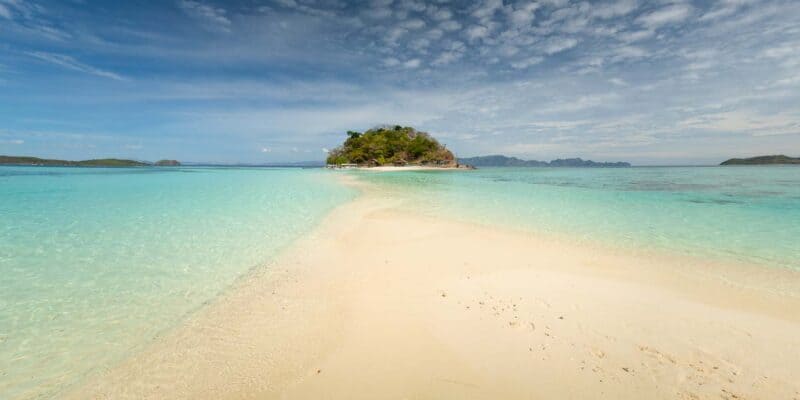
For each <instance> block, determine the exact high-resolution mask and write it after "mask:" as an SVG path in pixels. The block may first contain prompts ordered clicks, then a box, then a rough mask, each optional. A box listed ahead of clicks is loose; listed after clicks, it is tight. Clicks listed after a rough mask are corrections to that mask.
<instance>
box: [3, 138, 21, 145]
mask: <svg viewBox="0 0 800 400" xmlns="http://www.w3.org/2000/svg"><path fill="white" fill-rule="evenodd" d="M24 143H25V141H24V140H22V139H7V140H6V139H0V144H24Z"/></svg>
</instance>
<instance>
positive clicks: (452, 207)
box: [356, 166, 800, 269]
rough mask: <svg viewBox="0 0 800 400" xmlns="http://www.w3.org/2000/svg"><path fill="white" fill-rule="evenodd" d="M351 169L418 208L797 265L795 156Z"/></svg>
mask: <svg viewBox="0 0 800 400" xmlns="http://www.w3.org/2000/svg"><path fill="white" fill-rule="evenodd" d="M356 173H358V174H359V176H360V177H361V178H362V179H365V180H368V181H371V182H373V183H376V184H378V185H381V186H382V187H383V188H384V189H385V190H388V191H392V192H393V193H394V194H395V195H396V196H398V197H401V198H405V199H406V200H407V203H406V206H407V207H410V208H414V209H415V210H418V211H422V212H427V213H436V214H440V215H441V214H444V215H449V216H451V217H455V218H459V219H464V220H470V221H473V222H479V223H486V224H501V225H505V226H511V227H514V228H520V229H526V230H533V231H537V232H542V233H554V234H555V233H557V234H559V235H564V234H566V235H568V236H569V237H570V238H576V239H585V240H592V241H606V242H607V243H610V244H613V245H615V246H630V247H634V248H636V249H655V250H666V251H670V252H677V253H681V254H688V255H692V256H701V257H714V258H720V259H725V260H735V261H737V262H745V263H755V264H763V265H765V266H778V267H786V268H793V269H800V168H799V167H796V166H755V167H686V168H683V167H680V168H679V167H657V168H656V167H654V168H623V169H591V168H485V169H479V170H476V171H453V172H444V171H428V172H395V173H382V174H377V173H361V172H356Z"/></svg>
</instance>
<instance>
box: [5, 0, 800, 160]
mask: <svg viewBox="0 0 800 400" xmlns="http://www.w3.org/2000/svg"><path fill="white" fill-rule="evenodd" d="M382 124H390V125H395V124H399V125H404V126H413V127H416V128H417V129H419V130H423V131H427V132H430V133H431V134H432V135H433V136H434V137H436V138H437V139H439V140H440V141H441V142H442V143H444V144H446V145H447V147H448V148H450V149H451V150H453V151H454V152H455V153H456V154H457V155H459V156H464V157H467V156H475V155H487V154H505V155H510V156H517V157H521V158H526V159H538V160H550V159H554V158H565V157H582V158H585V159H593V160H598V161H616V160H622V161H630V162H633V163H634V164H638V165H670V164H712V163H718V162H720V161H722V160H724V159H727V158H729V157H734V156H753V155H762V154H788V155H795V156H800V1H797V0H762V1H758V0H698V1H689V0H664V1H662V0H649V1H645V0H610V1H572V0H542V1H504V0H485V1H456V0H439V1H428V2H424V1H417V0H374V1H369V2H346V1H343V0H274V1H260V0H247V1H231V2H222V1H211V0H177V1H173V0H159V1H108V2H102V1H91V0H85V1H81V0H72V1H70V0H61V1H28V0H0V154H7V155H32V156H40V157H51V158H66V159H85V158H95V157H124V158H133V159H138V160H158V159H162V158H174V159H178V160H182V161H195V162H219V163H236V162H244V163H270V162H289V161H303V160H322V159H324V157H325V153H326V151H327V150H328V149H330V148H332V147H334V146H336V145H337V144H339V143H341V141H342V140H343V139H344V138H345V136H346V135H345V132H346V131H347V130H359V131H360V130H366V129H369V128H371V127H374V126H378V125H382Z"/></svg>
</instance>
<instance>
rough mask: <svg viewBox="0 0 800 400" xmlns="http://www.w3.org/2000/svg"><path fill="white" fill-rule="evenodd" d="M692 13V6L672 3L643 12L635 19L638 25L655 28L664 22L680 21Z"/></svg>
mask: <svg viewBox="0 0 800 400" xmlns="http://www.w3.org/2000/svg"><path fill="white" fill-rule="evenodd" d="M691 15H692V6H690V5H688V4H673V5H670V6H667V7H664V8H661V9H658V10H656V11H653V12H651V13H649V14H644V15H642V16H640V17H639V18H637V19H636V22H638V23H639V24H640V25H642V26H645V27H648V28H650V29H656V28H659V27H661V26H663V25H666V24H672V23H678V22H682V21H684V20H685V19H687V18H689V16H691Z"/></svg>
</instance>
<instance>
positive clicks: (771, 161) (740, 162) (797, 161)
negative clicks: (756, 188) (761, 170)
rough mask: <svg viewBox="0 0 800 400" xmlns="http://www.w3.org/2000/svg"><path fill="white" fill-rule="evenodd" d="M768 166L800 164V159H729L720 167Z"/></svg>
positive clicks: (775, 156)
mask: <svg viewBox="0 0 800 400" xmlns="http://www.w3.org/2000/svg"><path fill="white" fill-rule="evenodd" d="M770 164H800V157H788V156H785V155H783V154H780V155H774V156H758V157H750V158H731V159H730V160H726V161H723V162H722V163H721V164H720V165H770Z"/></svg>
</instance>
